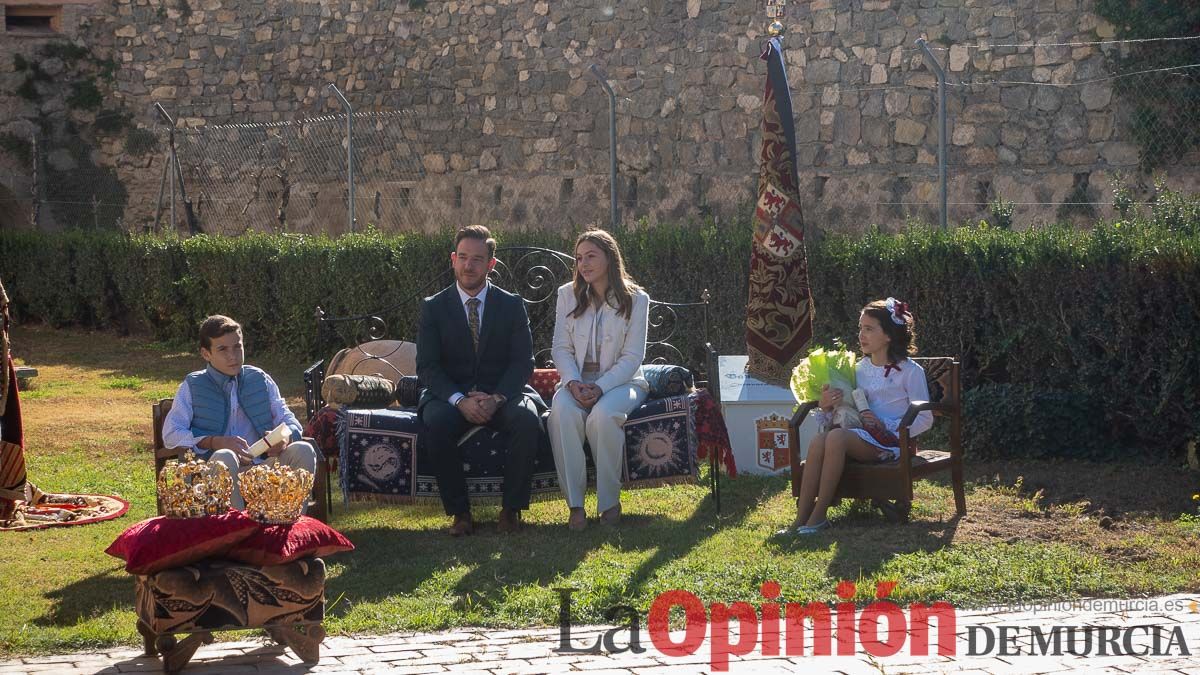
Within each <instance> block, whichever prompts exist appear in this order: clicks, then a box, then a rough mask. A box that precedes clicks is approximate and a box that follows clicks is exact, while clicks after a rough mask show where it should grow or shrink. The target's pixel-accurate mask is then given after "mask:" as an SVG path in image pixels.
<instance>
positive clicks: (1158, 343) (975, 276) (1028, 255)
mask: <svg viewBox="0 0 1200 675" xmlns="http://www.w3.org/2000/svg"><path fill="white" fill-rule="evenodd" d="M1168 197H1171V198H1172V199H1174V201H1170V200H1169V199H1161V200H1160V204H1159V205H1158V206H1156V207H1155V209H1156V210H1155V211H1153V212H1151V213H1148V214H1146V215H1145V216H1144V217H1135V218H1134V219H1133V220H1131V221H1130V222H1123V223H1113V224H1107V223H1102V224H1099V225H1097V226H1096V227H1095V228H1094V229H1093V230H1091V231H1078V230H1074V229H1070V228H1067V227H1059V226H1048V227H1039V228H1034V229H1030V230H1026V231H1020V232H1013V231H1007V230H998V229H991V228H987V227H978V228H975V227H964V228H958V229H954V230H950V231H946V232H943V231H938V230H936V229H930V228H927V227H923V226H911V227H909V228H908V229H906V230H905V231H904V232H902V233H899V234H883V233H879V232H873V233H870V234H868V235H866V236H864V237H860V238H849V237H843V236H829V237H826V238H825V239H823V240H822V241H820V242H818V243H813V244H811V245H810V247H809V261H810V266H811V267H810V269H811V284H812V288H813V291H814V294H815V297H816V308H817V319H816V329H815V330H816V340H817V342H818V343H822V344H829V343H830V341H831V340H833V339H834V338H839V339H842V340H844V341H846V342H847V343H848V344H854V339H855V333H856V322H857V315H858V309H859V308H860V307H861V305H862V304H863V302H864V301H866V300H869V299H872V298H878V297H885V296H887V295H895V296H896V297H900V298H903V299H905V300H907V301H908V302H909V303H910V305H911V306H912V308H913V312H914V314H915V316H916V317H917V327H918V333H919V336H918V343H919V345H920V347H921V353H923V354H926V355H941V354H953V355H958V356H960V357H961V359H962V361H963V366H964V371H963V372H964V384H965V386H966V387H967V388H976V387H979V385H983V384H988V383H991V384H995V385H1013V386H1007V387H1006V388H1004V389H1003V390H999V389H986V388H980V389H977V390H976V391H973V392H970V394H971V396H970V397H969V401H968V404H969V405H970V406H971V413H972V417H973V419H974V421H973V424H976V427H974V430H975V433H976V438H978V439H991V440H988V441H987V443H988V445H987V448H990V449H985V448H979V452H984V451H987V452H1000V453H1002V454H1005V455H1009V454H1014V453H1015V454H1033V455H1040V454H1048V453H1061V452H1062V446H1063V445H1067V444H1070V443H1076V444H1077V441H1078V439H1080V438H1082V437H1084V436H1095V437H1096V438H1100V439H1105V442H1104V443H1102V444H1100V445H1096V446H1092V445H1087V446H1086V447H1084V446H1078V444H1077V447H1080V448H1082V449H1079V450H1072V451H1071V452H1070V453H1069V454H1081V455H1088V456H1091V455H1095V454H1098V453H1104V452H1111V451H1113V448H1141V449H1146V450H1149V451H1151V452H1155V453H1171V452H1175V451H1176V450H1178V448H1179V447H1180V446H1181V445H1182V443H1183V442H1184V441H1185V440H1186V439H1187V438H1191V437H1195V436H1196V435H1197V433H1198V430H1200V419H1198V418H1197V415H1196V413H1195V412H1194V411H1195V410H1196V408H1197V400H1196V390H1197V385H1198V384H1200V382H1198V380H1200V375H1198V373H1200V360H1198V358H1197V356H1196V345H1197V336H1198V335H1200V331H1198V328H1200V315H1198V309H1197V308H1200V301H1198V300H1200V299H1198V298H1197V295H1198V294H1200V264H1198V261H1197V252H1198V250H1200V233H1198V232H1197V230H1198V223H1200V200H1197V199H1194V198H1193V199H1185V198H1182V197H1178V196H1177V195H1176V196H1171V195H1168ZM750 232H751V225H750V223H749V222H748V221H747V220H742V221H738V222H733V223H720V224H718V223H713V222H708V223H705V224H700V225H692V226H677V227H671V226H657V227H639V228H636V229H631V230H628V231H622V232H618V233H617V234H618V238H619V239H620V241H621V244H622V247H623V249H624V250H625V252H626V256H627V258H628V262H629V266H630V268H631V272H632V273H633V275H634V276H635V278H637V279H638V280H639V281H640V282H641V283H642V284H643V285H645V286H646V287H647V288H648V289H649V290H650V292H651V294H652V296H654V297H655V298H656V299H662V300H671V301H688V300H694V299H697V298H698V296H699V294H700V291H701V290H702V289H704V288H708V289H709V290H710V292H711V293H712V311H711V317H712V321H711V323H712V330H711V338H712V340H713V342H714V343H715V344H716V345H717V347H718V348H719V349H720V350H721V351H722V352H723V353H742V352H743V351H744V348H745V347H744V345H745V342H744V334H743V317H744V312H745V299H746V276H747V267H748V265H747V260H748V259H749V241H750ZM499 237H500V239H501V244H502V245H518V244H537V245H542V246H546V247H550V248H556V249H559V250H565V249H566V248H567V246H569V242H568V241H567V238H566V236H565V235H560V234H552V233H518V232H512V233H506V232H503V231H500V232H499ZM449 249H450V235H449V234H441V235H432V236H430V235H396V236H383V235H380V234H377V233H366V234H358V235H352V236H344V237H341V238H339V239H336V240H333V239H329V238H326V237H298V236H290V235H247V236H244V237H240V238H221V237H207V236H200V237H194V238H191V239H176V238H163V237H150V236H123V235H120V234H98V233H84V232H68V233H63V234H41V233H31V232H11V231H8V232H3V233H0V275H2V276H3V279H4V282H5V284H6V286H7V288H8V290H9V294H10V295H11V296H12V298H13V311H14V315H15V316H16V318H17V319H19V320H42V321H46V322H49V323H51V324H54V325H84V326H91V327H116V328H118V329H121V330H130V331H142V332H150V333H152V334H153V335H154V336H155V337H156V338H158V339H161V340H169V341H186V342H188V343H190V342H191V341H192V340H193V339H194V334H195V330H196V326H197V325H198V323H199V321H200V320H201V319H202V318H203V317H204V316H206V315H207V314H210V313H214V312H223V313H227V314H230V315H232V316H234V317H236V318H237V319H238V320H240V321H242V322H243V324H244V325H245V326H246V328H247V336H248V342H249V343H250V345H251V347H252V348H257V349H260V350H261V349H278V350H290V351H294V352H299V353H303V354H305V355H316V354H317V353H318V352H328V351H329V347H328V346H323V347H321V348H318V346H317V344H316V340H315V338H316V329H315V326H316V324H315V321H314V318H313V312H314V309H315V308H316V307H317V306H318V305H320V306H321V307H322V308H324V309H325V311H326V312H328V313H329V314H330V315H335V316H339V315H345V314H347V313H362V312H366V311H370V310H373V309H377V308H379V307H380V306H383V305H386V304H388V303H391V302H396V301H400V300H404V299H409V298H413V297H415V296H416V295H417V294H418V292H419V291H420V289H422V288H425V287H427V286H428V284H429V283H430V282H431V280H435V279H437V278H438V277H439V275H445V274H446V268H447V267H448V256H447V253H448V251H449ZM442 278H447V279H448V277H442ZM550 309H551V311H552V307H551V308H550ZM415 311H416V304H415V303H414V304H411V305H409V306H408V309H407V310H406V312H405V316H402V317H401V318H400V319H399V320H398V322H397V323H399V324H400V325H401V326H402V327H411V326H412V324H413V323H415ZM546 323H547V325H545V326H543V329H542V332H543V334H540V335H539V336H537V343H538V344H539V345H545V346H548V344H549V335H548V331H549V330H550V328H551V327H550V325H549V323H550V322H546ZM683 330H684V332H688V331H689V330H690V331H691V332H692V335H690V336H688V337H687V338H685V339H683V340H681V342H683V343H685V344H687V345H690V346H689V347H688V348H686V349H685V353H686V354H687V356H688V357H689V359H694V358H695V357H696V350H695V344H696V343H697V342H698V339H697V336H696V332H697V331H696V330H695V328H692V327H687V326H685V327H684V328H683ZM401 332H402V333H406V334H411V332H406V331H405V330H404V328H402V330H401ZM322 355H327V354H322ZM693 365H695V362H693ZM1054 392H1072V393H1073V394H1078V395H1079V396H1080V397H1082V398H1080V399H1079V401H1083V402H1079V401H1075V399H1070V397H1067V398H1066V399H1064V398H1062V397H1059V398H1055V396H1056V394H1054ZM1001 393H1002V394H1003V395H1001ZM1014 397H1015V399H1016V400H1017V402H1013V401H1014ZM1030 397H1032V398H1030ZM1068 399H1070V400H1071V402H1070V405H1066V404H1065V403H1064V401H1067V400H1068ZM1001 400H1004V401H1007V403H1004V404H1003V405H1002V404H1001V403H1000V402H999V401H1001ZM1021 401H1038V403H1033V404H1027V403H1023V402H1021ZM1030 405H1032V406H1033V407H1032V408H1030V407H1029V406H1030ZM1064 405H1066V407H1065V408H1063V406H1064ZM993 407H994V408H997V410H996V414H995V415H991V416H989V415H988V411H989V410H991V409H992V408H993ZM1060 408H1061V409H1062V410H1066V412H1062V413H1060V412H1052V411H1053V410H1058V409H1060ZM1017 411H1020V414H1017ZM1030 411H1033V412H1030ZM985 418H986V420H985ZM1010 423H1011V424H1012V425H1014V426H1015V427H1016V429H1017V431H1015V432H1014V433H1013V434H1009V435H1006V434H1007V432H1006V431H1005V430H1004V425H1006V424H1010ZM979 424H983V425H985V426H986V425H991V426H989V427H988V428H986V429H985V428H983V427H980V426H978V425H979ZM1030 425H1046V426H1048V428H1045V429H1041V430H1040V431H1039V432H1038V434H1033V433H1031V432H1029V431H1028V429H1029V427H1030ZM1067 439H1069V440H1067ZM1114 444H1115V445H1114ZM1001 445H1003V446H1004V448H1000V447H997V446H1001ZM1018 445H1020V446H1021V447H1016V446H1018ZM1101 445H1103V447H1101Z"/></svg>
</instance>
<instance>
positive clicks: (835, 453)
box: [789, 298, 933, 535]
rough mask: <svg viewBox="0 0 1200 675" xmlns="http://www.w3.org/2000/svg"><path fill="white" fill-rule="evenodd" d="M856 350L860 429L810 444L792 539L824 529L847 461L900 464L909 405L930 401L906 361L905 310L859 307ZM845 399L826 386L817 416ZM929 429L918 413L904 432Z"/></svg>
mask: <svg viewBox="0 0 1200 675" xmlns="http://www.w3.org/2000/svg"><path fill="white" fill-rule="evenodd" d="M858 344H859V348H860V349H861V350H862V353H863V354H864V355H865V358H863V359H862V360H861V361H859V362H858V365H857V366H856V367H855V375H856V379H857V382H858V388H859V389H862V390H863V391H864V392H865V393H866V395H867V403H868V405H869V407H870V409H869V410H865V411H863V412H862V423H863V427H864V428H862V429H832V430H830V431H829V432H827V433H824V434H819V435H817V436H816V437H815V438H813V440H812V443H810V444H809V446H808V457H807V459H806V461H805V466H804V477H803V479H802V481H801V483H800V497H799V498H798V499H797V500H796V520H795V521H794V522H793V523H792V527H793V528H795V532H796V534H801V535H804V534H812V533H814V532H819V531H821V530H823V529H825V528H827V527H829V525H830V523H829V520H828V518H827V517H826V512H827V511H828V509H829V504H830V502H831V501H832V500H833V494H834V492H835V491H836V490H837V486H838V482H839V481H840V480H841V478H842V469H843V467H844V466H845V463H846V458H847V457H849V458H850V459H852V460H854V461H857V462H890V461H894V460H896V459H898V458H899V456H900V448H899V447H898V446H899V440H898V438H897V434H898V433H899V427H900V420H901V418H903V417H904V413H905V412H906V411H907V410H908V404H909V402H911V401H928V400H929V385H928V384H927V383H926V381H925V371H924V370H923V369H922V368H921V366H919V365H917V364H916V363H915V362H913V361H911V360H910V359H909V358H908V355H910V354H915V353H916V351H917V346H916V334H915V332H914V330H913V317H912V314H911V313H910V312H909V311H908V305H906V304H905V303H903V302H900V301H898V300H896V299H895V298H888V299H887V300H876V301H874V302H872V303H870V304H868V305H867V306H866V307H863V309H862V313H861V314H860V315H859V317H858ZM847 393H848V392H844V391H842V390H841V389H830V388H829V387H828V385H826V387H825V389H824V390H823V391H822V392H821V400H820V410H819V412H818V413H817V414H818V415H828V414H829V413H830V412H832V411H833V409H834V408H835V407H837V406H838V405H840V404H841V403H842V400H843V399H844V398H845V397H846V394H847ZM826 419H827V418H826ZM932 426H933V413H931V412H929V411H924V412H921V413H919V414H918V415H917V418H916V420H915V421H914V422H913V424H912V426H911V427H909V434H910V436H916V435H917V434H919V433H921V432H923V431H926V430H928V429H929V428H930V427H932ZM789 529H790V528H789Z"/></svg>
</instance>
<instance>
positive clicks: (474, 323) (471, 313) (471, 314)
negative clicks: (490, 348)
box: [467, 298, 479, 351]
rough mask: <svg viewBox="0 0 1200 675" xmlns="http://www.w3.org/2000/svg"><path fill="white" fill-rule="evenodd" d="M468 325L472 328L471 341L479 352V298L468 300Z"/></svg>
mask: <svg viewBox="0 0 1200 675" xmlns="http://www.w3.org/2000/svg"><path fill="white" fill-rule="evenodd" d="M467 325H468V326H470V327H471V341H472V342H474V343H475V351H479V298H471V299H470V300H467Z"/></svg>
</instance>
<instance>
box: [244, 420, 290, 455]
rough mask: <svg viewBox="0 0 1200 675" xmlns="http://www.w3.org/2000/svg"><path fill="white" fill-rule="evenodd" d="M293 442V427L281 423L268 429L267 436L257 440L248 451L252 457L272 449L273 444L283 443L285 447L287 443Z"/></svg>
mask: <svg viewBox="0 0 1200 675" xmlns="http://www.w3.org/2000/svg"><path fill="white" fill-rule="evenodd" d="M291 442H292V430H291V428H289V427H288V425H287V424H280V425H279V426H277V427H275V428H274V429H272V430H270V431H268V432H267V435H266V436H264V437H262V438H260V439H258V440H257V441H255V442H254V445H251V446H250V448H249V449H248V450H247V451H246V452H248V453H250V456H251V457H260V456H262V454H263V453H265V452H266V451H267V450H270V449H271V446H273V445H276V444H278V443H283V445H284V447H287V444H288V443H291Z"/></svg>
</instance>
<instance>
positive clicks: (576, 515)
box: [567, 508, 587, 532]
mask: <svg viewBox="0 0 1200 675" xmlns="http://www.w3.org/2000/svg"><path fill="white" fill-rule="evenodd" d="M586 528H587V511H584V510H583V509H582V508H573V509H571V516H570V517H569V518H567V529H568V530H574V531H575V532H579V531H580V530H583V529H586Z"/></svg>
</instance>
